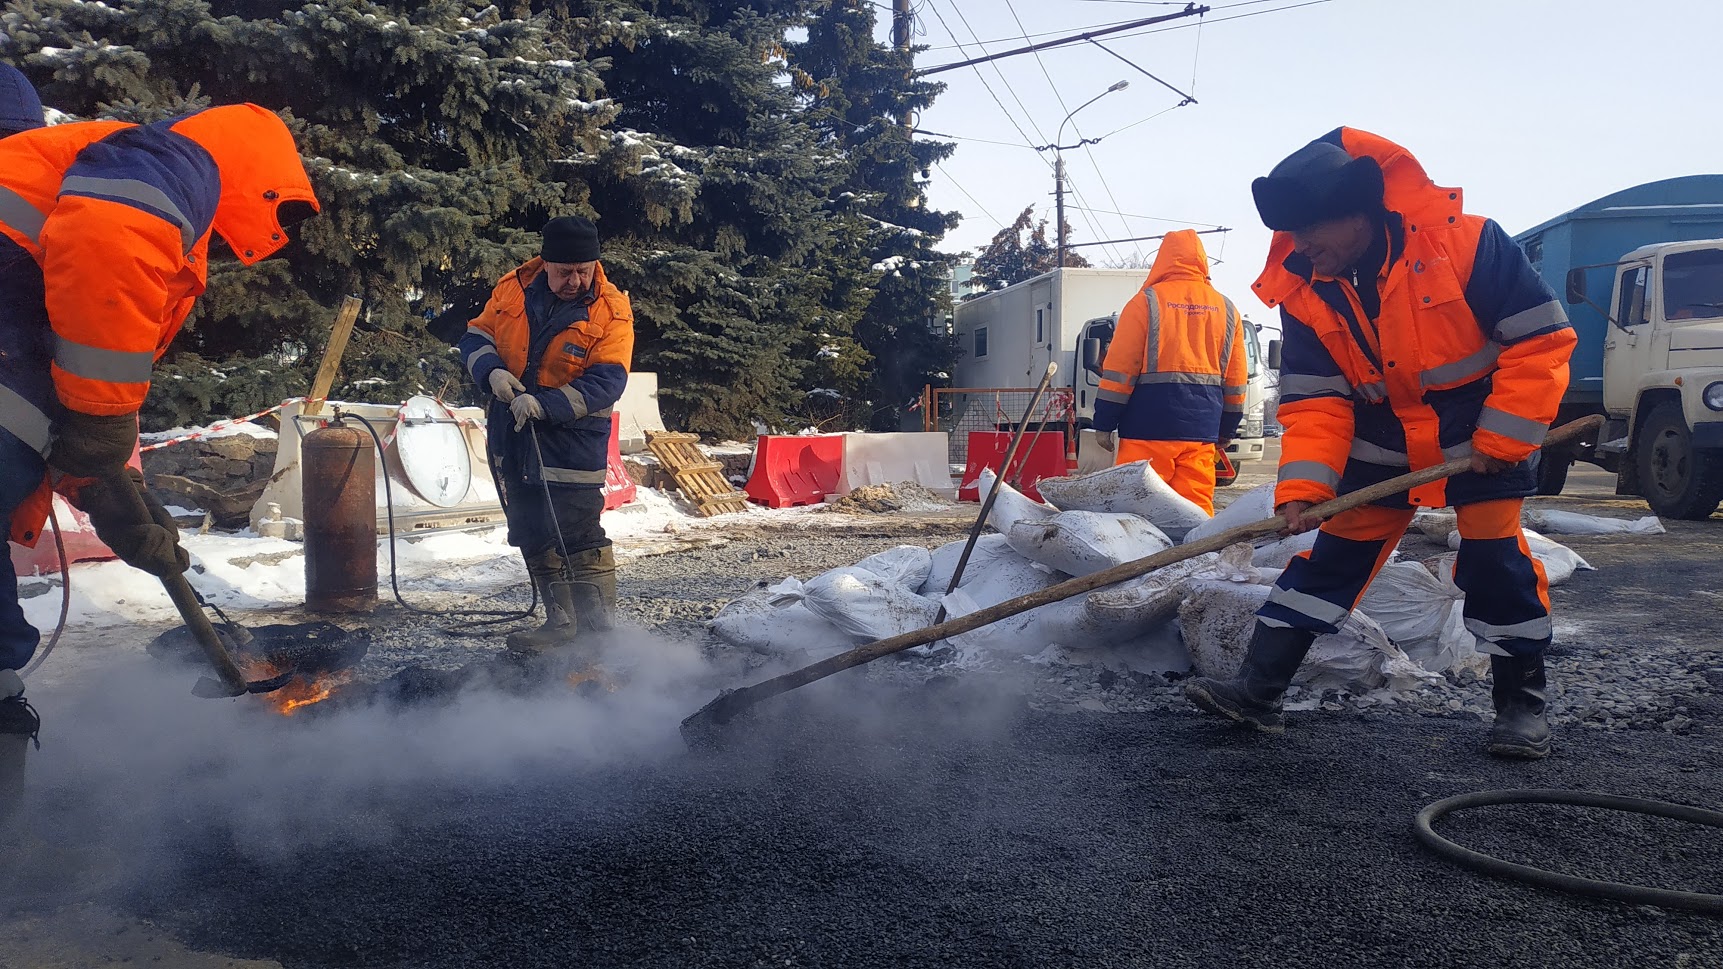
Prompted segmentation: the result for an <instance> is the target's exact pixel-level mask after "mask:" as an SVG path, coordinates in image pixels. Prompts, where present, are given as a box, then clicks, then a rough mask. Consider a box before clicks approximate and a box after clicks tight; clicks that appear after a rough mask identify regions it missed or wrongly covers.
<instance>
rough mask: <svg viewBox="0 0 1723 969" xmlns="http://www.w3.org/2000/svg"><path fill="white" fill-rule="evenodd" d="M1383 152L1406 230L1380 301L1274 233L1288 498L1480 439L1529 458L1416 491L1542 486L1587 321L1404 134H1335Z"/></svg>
mask: <svg viewBox="0 0 1723 969" xmlns="http://www.w3.org/2000/svg"><path fill="white" fill-rule="evenodd" d="M1324 139H1325V140H1328V141H1332V142H1334V143H1336V144H1339V145H1341V146H1342V147H1343V148H1345V149H1346V151H1347V153H1348V154H1350V155H1352V156H1353V157H1354V158H1359V157H1364V156H1369V157H1372V158H1374V159H1376V161H1377V163H1378V164H1380V165H1381V166H1382V172H1383V177H1384V182H1385V185H1386V188H1385V191H1384V201H1385V203H1386V206H1387V209H1388V225H1387V227H1386V231H1387V232H1388V233H1389V234H1390V237H1391V245H1390V248H1389V255H1388V258H1387V259H1386V260H1385V262H1384V265H1383V268H1382V273H1381V276H1380V277H1379V278H1378V279H1377V280H1374V281H1373V284H1374V285H1376V286H1377V287H1378V291H1379V293H1380V296H1381V309H1380V312H1379V313H1378V315H1377V317H1376V318H1375V319H1374V320H1372V319H1370V318H1369V317H1367V316H1366V314H1365V312H1364V309H1363V305H1362V304H1361V303H1360V301H1359V298H1358V294H1357V292H1356V291H1355V290H1354V289H1353V288H1352V285H1351V284H1350V283H1348V282H1346V281H1344V280H1340V279H1331V278H1328V277H1320V276H1315V275H1314V274H1313V273H1312V271H1311V268H1310V263H1309V260H1307V259H1305V258H1303V257H1301V256H1299V255H1298V254H1297V253H1295V252H1294V251H1293V243H1292V238H1291V236H1290V235H1289V234H1287V233H1284V232H1277V233H1275V234H1274V241H1273V243H1272V245H1271V248H1270V252H1269V258H1268V266H1267V268H1266V269H1264V270H1263V273H1262V275H1261V276H1260V277H1259V278H1258V279H1257V281H1256V284H1255V288H1256V292H1257V295H1258V296H1259V297H1260V298H1261V299H1262V301H1263V302H1265V303H1267V304H1268V305H1270V306H1279V307H1280V308H1281V317H1282V331H1283V341H1284V343H1283V352H1282V365H1281V378H1280V394H1281V396H1280V405H1279V409H1278V411H1277V414H1276V416H1277V417H1278V419H1279V420H1280V422H1281V423H1282V424H1284V425H1285V426H1286V434H1285V436H1284V437H1283V438H1282V442H1281V447H1282V455H1281V465H1280V484H1279V486H1278V487H1277V488H1276V490H1275V503H1276V504H1277V505H1279V504H1284V503H1285V502H1288V501H1310V502H1320V501H1326V500H1328V499H1329V498H1332V497H1334V495H1335V494H1336V493H1344V492H1347V491H1351V490H1354V489H1356V488H1358V487H1362V486H1364V485H1366V484H1370V483H1373V482H1375V481H1381V480H1386V479H1387V478H1389V477H1392V476H1394V475H1396V474H1401V473H1404V472H1405V471H1406V470H1407V469H1414V470H1415V469H1419V468H1426V467H1430V466H1432V465H1435V464H1440V463H1442V462H1443V461H1445V460H1448V459H1451V458H1456V457H1466V456H1469V455H1470V454H1472V453H1473V451H1474V450H1476V451H1477V452H1479V453H1482V454H1485V455H1487V456H1490V457H1494V458H1497V459H1499V460H1503V461H1508V462H1513V463H1515V464H1516V466H1515V467H1514V468H1512V469H1510V470H1509V471H1507V472H1504V473H1502V474H1498V475H1490V476H1484V475H1476V474H1471V473H1467V474H1462V475H1459V476H1456V477H1454V478H1452V479H1450V480H1449V481H1448V482H1446V483H1443V482H1437V483H1435V484H1431V485H1426V486H1424V487H1421V488H1417V489H1414V490H1413V491H1412V492H1411V494H1410V495H1409V496H1408V498H1407V500H1408V501H1410V502H1411V503H1412V504H1415V505H1442V504H1445V503H1447V504H1453V503H1458V504H1469V503H1474V502H1478V501H1486V500H1492V499H1497V498H1507V497H1522V496H1524V495H1527V494H1530V493H1532V491H1533V490H1535V488H1534V486H1535V482H1534V480H1533V479H1534V473H1533V466H1532V465H1531V463H1530V461H1529V460H1528V459H1529V458H1531V457H1532V456H1533V455H1534V454H1535V453H1536V451H1537V449H1538V446H1539V445H1540V444H1541V443H1542V442H1543V438H1544V434H1545V433H1546V431H1547V430H1548V426H1549V423H1550V422H1551V421H1553V420H1554V419H1555V417H1556V408H1557V406H1558V405H1559V404H1560V402H1561V397H1562V394H1563V393H1564V392H1565V391H1566V389H1567V380H1568V368H1567V361H1568V357H1569V356H1570V355H1571V353H1572V352H1573V345H1574V342H1575V338H1574V333H1573V330H1572V328H1571V327H1569V326H1568V323H1567V316H1566V314H1565V313H1564V312H1563V311H1562V308H1561V305H1560V303H1558V302H1557V301H1556V298H1555V295H1554V294H1553V293H1552V292H1550V290H1549V287H1548V286H1546V285H1545V284H1544V283H1543V280H1542V279H1541V278H1540V277H1539V276H1538V275H1537V273H1536V272H1535V271H1534V270H1533V269H1532V268H1531V265H1530V264H1529V263H1528V262H1527V261H1526V258H1525V255H1524V253H1522V252H1521V251H1520V249H1519V247H1518V246H1517V245H1515V244H1514V242H1513V240H1512V239H1510V238H1509V237H1508V235H1507V234H1506V233H1505V232H1503V231H1502V229H1501V227H1500V226H1498V225H1496V224H1495V223H1494V222H1492V221H1490V220H1488V219H1484V218H1482V217H1479V216H1474V215H1466V214H1464V213H1463V212H1462V211H1461V199H1460V192H1459V190H1458V189H1447V188H1439V187H1437V186H1436V185H1435V184H1434V183H1432V182H1431V181H1430V179H1429V177H1428V176H1427V175H1425V173H1424V169H1423V167H1422V166H1420V165H1419V164H1418V162H1417V160H1416V159H1415V158H1413V157H1412V156H1411V155H1410V154H1408V153H1407V152H1406V151H1405V149H1403V148H1401V147H1400V146H1398V145H1395V144H1393V143H1392V142H1389V141H1387V140H1386V139H1383V138H1381V137H1379V136H1376V135H1373V134H1370V133H1368V132H1363V131H1358V130H1356V129H1351V128H1340V129H1337V130H1335V131H1333V132H1331V133H1329V134H1328V135H1325V136H1324Z"/></svg>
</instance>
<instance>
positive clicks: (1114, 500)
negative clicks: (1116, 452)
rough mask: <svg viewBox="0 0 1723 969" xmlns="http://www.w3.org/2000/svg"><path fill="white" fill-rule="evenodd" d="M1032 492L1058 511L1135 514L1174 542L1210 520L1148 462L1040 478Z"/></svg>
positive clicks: (1194, 503) (1136, 462)
mask: <svg viewBox="0 0 1723 969" xmlns="http://www.w3.org/2000/svg"><path fill="white" fill-rule="evenodd" d="M1035 490H1037V491H1039V492H1041V497H1043V498H1045V499H1047V500H1048V501H1050V502H1052V503H1053V505H1054V506H1055V507H1057V508H1058V509H1059V510H1060V511H1111V512H1123V513H1125V514H1130V515H1137V516H1138V517H1141V518H1145V519H1147V520H1148V521H1149V522H1151V523H1153V524H1154V526H1155V527H1156V528H1159V529H1160V530H1161V531H1162V532H1164V533H1166V536H1167V537H1168V538H1170V539H1172V540H1173V541H1175V542H1176V541H1179V540H1180V539H1182V538H1184V536H1185V533H1186V532H1188V531H1190V530H1191V529H1193V528H1195V527H1196V526H1198V525H1201V524H1202V523H1203V522H1206V521H1208V519H1209V516H1208V514H1207V513H1205V512H1204V511H1203V510H1202V509H1201V508H1200V507H1198V506H1197V504H1196V502H1194V501H1191V500H1190V499H1189V498H1186V497H1185V496H1184V495H1181V494H1179V493H1178V492H1176V491H1174V490H1173V486H1172V485H1170V484H1167V483H1166V481H1165V480H1164V479H1163V478H1162V477H1161V476H1160V475H1158V474H1156V473H1155V469H1154V468H1152V467H1150V466H1149V462H1147V461H1133V462H1131V463H1130V464H1120V465H1116V466H1114V467H1111V468H1107V469H1106V470H1104V471H1096V472H1094V473H1093V474H1085V475H1079V476H1077V477H1072V478H1042V479H1041V480H1040V481H1037V482H1036V483H1035Z"/></svg>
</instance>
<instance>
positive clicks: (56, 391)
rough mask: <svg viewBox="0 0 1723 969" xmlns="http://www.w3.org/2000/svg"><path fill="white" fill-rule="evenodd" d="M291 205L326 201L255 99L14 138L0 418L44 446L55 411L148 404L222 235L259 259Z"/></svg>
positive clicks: (9, 146) (24, 514) (23, 514)
mask: <svg viewBox="0 0 1723 969" xmlns="http://www.w3.org/2000/svg"><path fill="white" fill-rule="evenodd" d="M284 202H304V203H306V204H309V205H310V206H312V208H313V209H315V208H316V207H317V199H316V196H315V195H314V194H313V192H312V188H311V181H310V179H309V178H308V177H307V176H306V174H305V168H304V166H303V164H302V163H301V162H300V159H299V150H298V149H297V148H296V147H295V146H294V144H293V136H292V135H291V133H289V132H288V130H287V126H286V125H285V124H283V123H282V121H281V119H280V118H278V117H276V116H275V115H274V114H272V113H271V112H269V111H267V110H265V109H263V108H260V107H258V106H256V105H253V104H241V105H232V106H226V107H218V108H209V109H207V110H204V111H199V112H197V113H195V114H191V115H187V116H185V117H182V118H177V119H173V120H169V121H162V122H158V123H155V124H148V125H134V124H126V123H122V122H113V121H90V122H80V123H73V124H63V125H56V126H53V127H48V128H38V129H35V130H32V131H25V132H22V133H20V134H16V135H13V136H11V137H9V138H6V139H4V140H0V426H4V427H5V428H6V429H7V430H9V431H11V432H12V433H13V434H14V435H16V436H17V437H18V438H19V439H20V440H22V441H24V442H25V443H27V444H29V445H30V446H31V447H34V448H36V449H37V450H38V451H40V452H42V453H43V454H46V453H47V452H48V449H49V445H50V443H51V434H52V425H51V422H50V417H49V415H50V414H52V413H53V412H54V408H55V407H56V406H63V407H65V408H67V409H69V410H72V411H77V412H80V413H84V414H98V415H119V414H129V413H133V412H135V411H137V410H138V408H139V407H140V406H142V404H143V402H144V398H145V396H146V395H147V394H148V393H149V388H150V371H151V369H152V367H153V366H154V364H155V361H156V359H157V358H159V357H160V356H161V355H162V353H163V352H165V351H166V349H167V347H168V344H169V343H171V342H172V340H173V338H174V336H175V334H177V333H178V332H179V329H180V326H181V325H182V324H183V323H184V322H185V318H186V316H187V314H189V313H190V312H191V308H192V304H193V301H194V300H195V299H196V298H197V296H198V295H199V294H200V293H202V292H203V290H204V283H205V279H206V274H207V271H208V256H209V242H210V234H211V232H214V233H217V234H219V235H221V237H222V238H223V239H225V240H226V241H227V243H228V245H229V246H231V247H232V249H233V251H234V254H235V255H237V256H238V257H239V260H240V261H241V262H242V263H245V264H246V265H250V264H252V263H254V262H257V261H258V260H260V259H263V258H265V257H267V256H269V255H271V254H273V253H274V252H276V251H277V250H279V249H280V248H281V247H282V246H284V245H286V244H287V234H286V233H285V232H284V231H283V230H282V227H281V223H280V221H279V219H278V214H277V210H278V209H279V208H280V206H281V205H282V203H284ZM47 502H48V492H47V489H46V487H44V488H43V489H42V491H41V492H40V494H39V495H38V496H36V497H35V498H33V499H31V501H30V502H27V503H26V505H25V506H24V507H22V508H20V510H19V512H18V513H16V514H14V516H13V538H14V540H26V541H30V542H33V541H34V538H35V536H36V534H37V533H38V532H39V530H40V528H41V524H42V521H43V518H44V516H45V515H46V511H47ZM25 536H27V538H26V537H25Z"/></svg>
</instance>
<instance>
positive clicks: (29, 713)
mask: <svg viewBox="0 0 1723 969" xmlns="http://www.w3.org/2000/svg"><path fill="white" fill-rule="evenodd" d="M41 727H42V718H41V717H39V716H37V715H36V710H35V708H34V707H31V706H30V704H29V703H28V702H27V701H26V700H25V699H24V681H23V680H22V679H19V677H18V674H17V672H16V671H13V670H0V824H4V823H5V822H6V820H7V819H8V818H10V817H11V816H12V814H13V812H15V811H16V810H17V808H18V805H19V804H20V803H21V802H22V801H23V798H24V759H25V757H26V756H27V755H28V753H29V750H30V745H31V744H33V743H35V744H37V746H40V743H38V742H37V740H36V734H37V733H38V732H39V731H40V730H41Z"/></svg>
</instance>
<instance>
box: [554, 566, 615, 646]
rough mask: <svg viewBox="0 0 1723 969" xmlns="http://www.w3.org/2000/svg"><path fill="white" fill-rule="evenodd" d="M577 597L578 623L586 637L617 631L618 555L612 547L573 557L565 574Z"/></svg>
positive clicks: (575, 614)
mask: <svg viewBox="0 0 1723 969" xmlns="http://www.w3.org/2000/svg"><path fill="white" fill-rule="evenodd" d="M564 581H566V582H567V583H568V584H569V586H570V587H571V590H572V595H573V597H574V622H575V626H576V627H577V628H578V629H579V630H580V631H581V632H582V633H588V634H590V633H603V632H609V631H610V630H612V629H614V628H616V553H615V551H613V550H612V548H611V547H610V546H609V545H606V546H604V547H603V548H589V549H587V550H586V551H584V552H576V553H574V554H573V555H571V556H569V559H568V569H567V570H566V572H565V573H564Z"/></svg>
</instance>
